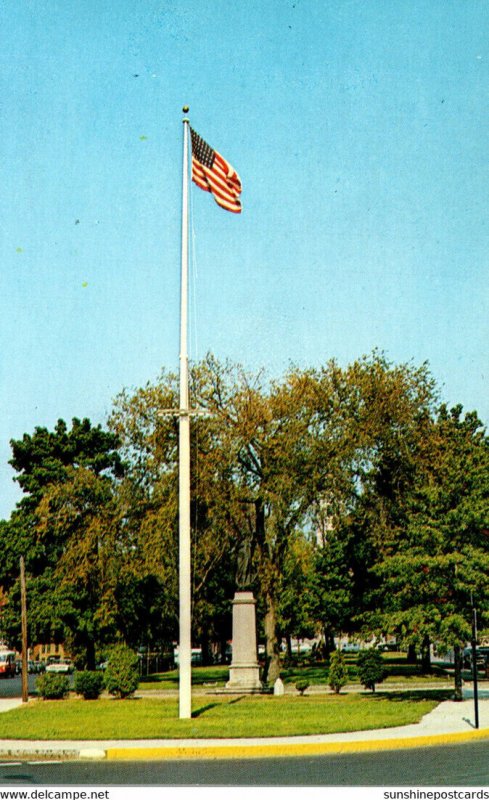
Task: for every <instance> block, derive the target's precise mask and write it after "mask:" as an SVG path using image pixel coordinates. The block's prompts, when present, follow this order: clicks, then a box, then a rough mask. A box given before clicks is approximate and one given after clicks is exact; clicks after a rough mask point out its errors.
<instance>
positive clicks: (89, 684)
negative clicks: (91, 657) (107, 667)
mask: <svg viewBox="0 0 489 800" xmlns="http://www.w3.org/2000/svg"><path fill="white" fill-rule="evenodd" d="M103 688H104V676H103V674H102V673H101V672H93V671H91V670H86V671H85V672H76V673H75V692H76V693H77V694H81V695H82V696H83V698H84V699H85V700H97V698H98V697H100V693H101V691H102V689H103Z"/></svg>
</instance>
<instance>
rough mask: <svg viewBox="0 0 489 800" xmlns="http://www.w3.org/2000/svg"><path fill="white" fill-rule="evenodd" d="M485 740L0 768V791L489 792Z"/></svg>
mask: <svg viewBox="0 0 489 800" xmlns="http://www.w3.org/2000/svg"><path fill="white" fill-rule="evenodd" d="M488 754H489V740H488V741H481V742H471V743H467V744H460V745H445V746H442V747H426V748H420V749H412V750H391V751H381V752H369V753H358V754H344V755H331V756H320V757H305V758H302V757H295V758H264V759H243V760H242V761H237V760H216V761H214V760H201V761H150V762H142V761H137V762H117V761H115V762H90V763H84V762H65V763H48V762H41V763H29V762H13V763H12V762H11V763H4V764H0V784H1V785H8V786H20V785H22V786H26V785H30V786H32V785H45V786H61V785H64V786H66V785H77V786H99V785H100V786H145V785H146V786H165V785H166V786H479V787H483V786H488V785H489V757H488Z"/></svg>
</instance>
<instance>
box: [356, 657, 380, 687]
mask: <svg viewBox="0 0 489 800" xmlns="http://www.w3.org/2000/svg"><path fill="white" fill-rule="evenodd" d="M357 670H358V676H359V678H360V683H361V684H362V685H363V686H364V687H365V688H366V689H371V690H372V692H375V685H376V684H377V683H382V681H383V680H384V679H385V677H386V675H387V672H386V670H385V667H384V662H383V660H382V655H381V653H380V652H379V651H378V650H375V649H374V648H372V647H369V648H367V650H361V651H360V653H359V654H358V658H357Z"/></svg>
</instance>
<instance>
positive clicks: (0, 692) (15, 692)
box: [0, 675, 37, 697]
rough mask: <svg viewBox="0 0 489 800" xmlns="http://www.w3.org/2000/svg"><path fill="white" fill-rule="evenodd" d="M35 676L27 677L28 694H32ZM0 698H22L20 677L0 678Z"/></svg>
mask: <svg viewBox="0 0 489 800" xmlns="http://www.w3.org/2000/svg"><path fill="white" fill-rule="evenodd" d="M36 678H37V675H29V679H28V685H29V692H33V691H34V690H35V687H36ZM0 697H22V676H21V675H16V676H15V678H0Z"/></svg>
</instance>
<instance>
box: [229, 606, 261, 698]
mask: <svg viewBox="0 0 489 800" xmlns="http://www.w3.org/2000/svg"><path fill="white" fill-rule="evenodd" d="M255 606H256V600H255V598H254V597H253V592H236V594H235V595H234V600H233V659H232V662H231V666H230V668H229V681H228V682H227V683H226V692H229V693H236V694H253V693H255V692H261V691H262V684H261V681H260V667H259V665H258V658H257V648H256V615H255Z"/></svg>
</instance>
